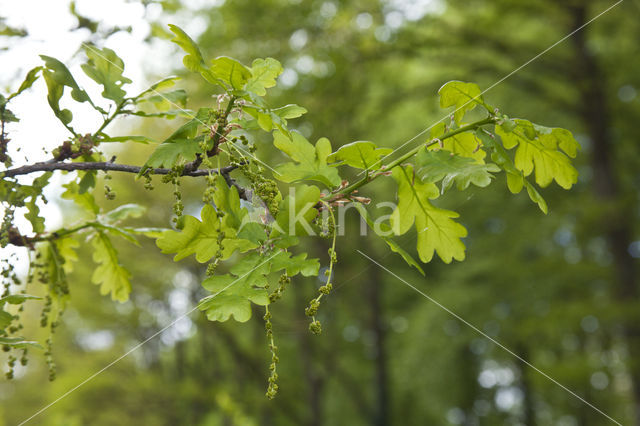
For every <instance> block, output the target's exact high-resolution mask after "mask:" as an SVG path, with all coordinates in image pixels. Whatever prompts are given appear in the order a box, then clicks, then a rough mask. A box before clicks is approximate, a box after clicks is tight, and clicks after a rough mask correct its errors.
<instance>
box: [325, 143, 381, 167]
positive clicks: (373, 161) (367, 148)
mask: <svg viewBox="0 0 640 426" xmlns="http://www.w3.org/2000/svg"><path fill="white" fill-rule="evenodd" d="M391 152H393V150H392V149H390V148H378V147H377V145H376V144H375V143H373V142H367V141H357V142H351V143H348V144H346V145H343V146H341V147H340V148H339V149H338V150H337V151H336V152H334V153H333V154H331V155H330V156H329V157H327V161H329V162H331V163H333V162H338V161H341V162H344V163H345V164H348V165H349V166H351V167H356V168H358V169H367V170H378V169H380V167H381V165H382V163H381V161H380V159H381V158H383V157H385V156H387V155H389V154H390V153H391Z"/></svg>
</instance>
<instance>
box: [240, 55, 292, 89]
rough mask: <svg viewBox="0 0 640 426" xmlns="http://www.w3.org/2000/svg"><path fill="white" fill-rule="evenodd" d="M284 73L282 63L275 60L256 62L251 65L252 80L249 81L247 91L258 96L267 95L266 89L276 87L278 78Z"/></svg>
mask: <svg viewBox="0 0 640 426" xmlns="http://www.w3.org/2000/svg"><path fill="white" fill-rule="evenodd" d="M282 71H283V68H282V65H281V64H280V62H278V61H277V60H275V59H273V58H266V59H256V60H254V61H253V63H252V64H251V78H250V79H249V81H247V84H246V86H245V90H247V91H249V92H253V93H255V94H256V95H258V96H264V95H266V94H267V91H266V89H268V88H269V87H273V86H275V85H276V78H277V77H278V76H279V75H280V74H282Z"/></svg>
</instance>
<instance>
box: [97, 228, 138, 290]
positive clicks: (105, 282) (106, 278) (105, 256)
mask: <svg viewBox="0 0 640 426" xmlns="http://www.w3.org/2000/svg"><path fill="white" fill-rule="evenodd" d="M91 243H92V246H93V260H94V262H96V263H97V264H98V266H97V267H96V269H95V270H94V272H93V276H92V277H91V280H92V281H93V283H94V284H98V285H100V294H102V295H106V294H111V299H112V300H117V301H119V302H125V301H127V300H128V299H129V293H131V283H130V282H129V277H130V276H131V274H130V273H129V271H127V270H126V269H125V268H124V267H123V266H122V265H121V264H120V262H119V260H118V252H117V251H116V249H115V248H114V247H113V245H112V244H111V240H110V239H109V237H108V236H107V235H106V234H105V233H104V232H102V231H98V232H96V233H95V235H94V236H93V237H92V239H91Z"/></svg>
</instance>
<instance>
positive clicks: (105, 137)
mask: <svg viewBox="0 0 640 426" xmlns="http://www.w3.org/2000/svg"><path fill="white" fill-rule="evenodd" d="M129 141H131V142H137V143H143V144H149V143H159V142H158V141H156V140H154V139H151V138H149V137H147V136H136V135H129V136H109V135H107V134H102V139H100V142H120V143H122V142H129Z"/></svg>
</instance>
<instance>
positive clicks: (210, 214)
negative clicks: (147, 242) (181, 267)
mask: <svg viewBox="0 0 640 426" xmlns="http://www.w3.org/2000/svg"><path fill="white" fill-rule="evenodd" d="M200 217H201V218H202V222H201V221H199V220H198V219H196V218H195V217H193V216H185V217H184V227H183V228H182V230H180V231H166V232H164V233H162V236H161V237H160V238H158V240H157V241H156V245H157V246H158V247H159V248H160V249H161V250H162V253H176V255H175V256H174V258H173V260H175V261H176V262H177V261H178V260H181V259H184V258H185V257H188V256H191V255H192V254H195V256H196V260H197V261H198V262H200V263H204V262H207V261H208V260H209V259H211V258H212V257H213V256H215V255H216V253H217V252H218V249H219V239H218V237H219V234H220V231H221V230H223V224H222V221H221V220H220V218H219V217H218V213H217V212H216V210H215V208H213V206H211V205H209V204H206V205H205V206H204V207H203V208H202V212H201V213H200ZM224 232H225V239H224V240H223V243H222V246H223V251H222V259H227V258H229V256H231V255H232V254H233V252H234V251H236V250H239V251H246V250H248V249H251V248H255V247H256V246H257V244H254V243H252V242H251V241H248V240H244V239H236V238H235V231H234V230H233V229H232V228H224Z"/></svg>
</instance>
